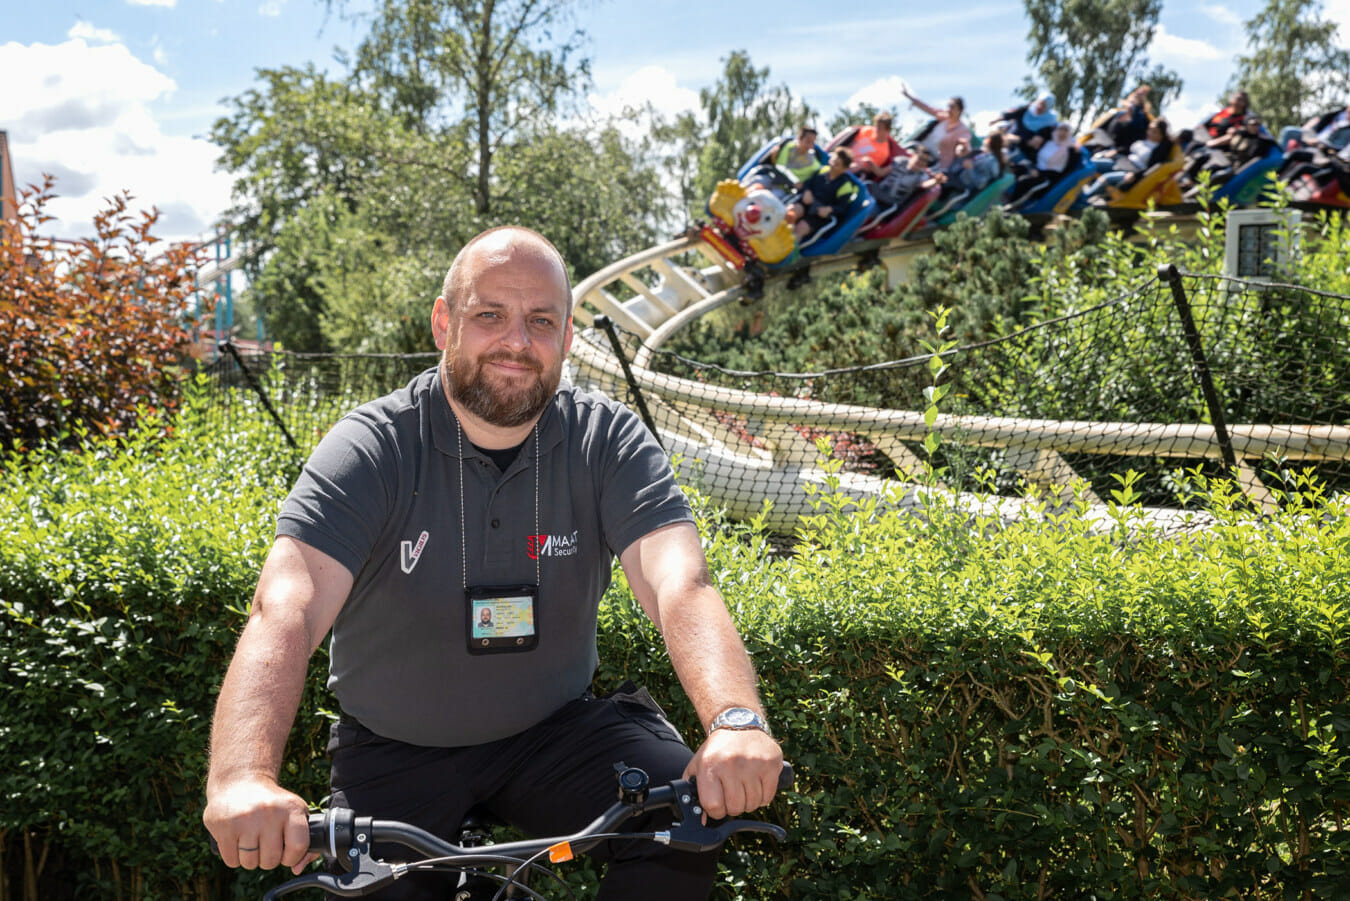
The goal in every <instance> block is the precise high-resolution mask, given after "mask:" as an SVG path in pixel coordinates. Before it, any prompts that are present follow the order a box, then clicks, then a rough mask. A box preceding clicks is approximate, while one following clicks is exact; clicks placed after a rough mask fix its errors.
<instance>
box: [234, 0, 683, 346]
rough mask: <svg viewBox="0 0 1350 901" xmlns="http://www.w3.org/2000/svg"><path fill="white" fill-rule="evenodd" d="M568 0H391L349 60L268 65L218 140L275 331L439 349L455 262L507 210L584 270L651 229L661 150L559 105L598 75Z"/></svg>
mask: <svg viewBox="0 0 1350 901" xmlns="http://www.w3.org/2000/svg"><path fill="white" fill-rule="evenodd" d="M565 8H566V6H565V4H562V3H531V2H493V0H481V2H477V3H467V2H449V0H419V2H416V3H412V4H407V5H400V4H393V3H389V4H386V5H383V6H381V7H379V9H378V10H377V11H376V14H375V16H374V20H373V23H372V27H371V32H370V34H369V35H368V36H367V37H366V39H365V40H364V41H363V42H362V43H361V45H360V47H359V49H358V51H357V53H356V55H355V60H354V63H353V69H352V71H351V73H349V74H348V75H346V76H338V77H331V76H328V75H325V74H323V73H321V72H318V71H317V70H315V69H314V67H312V66H309V67H306V68H303V69H294V68H286V69H277V70H264V71H262V72H260V73H259V84H258V85H256V86H255V87H254V88H252V89H251V90H249V91H247V92H245V93H244V94H242V95H240V96H239V97H236V98H234V100H233V101H232V111H231V114H230V115H229V116H227V117H224V118H222V119H220V120H218V121H217V122H216V125H215V128H214V131H213V138H214V140H215V141H216V142H217V144H219V146H220V147H221V149H222V156H221V165H222V166H223V167H224V168H226V169H227V170H229V171H231V172H233V173H235V174H236V176H237V178H236V182H235V209H234V215H235V217H236V220H237V221H238V222H239V230H240V237H241V238H242V239H243V240H244V242H245V243H247V244H248V245H249V246H250V247H251V249H252V251H253V254H252V257H251V259H252V262H251V264H250V265H251V272H250V275H251V276H252V278H251V286H252V291H253V294H254V297H253V298H252V300H253V302H254V304H255V306H256V307H257V308H258V309H259V310H260V311H261V312H262V313H263V314H264V316H265V317H266V320H267V323H268V330H269V332H270V333H271V334H273V335H274V336H276V337H277V338H278V339H279V340H281V341H282V342H283V343H284V344H286V345H287V346H288V347H290V348H292V349H294V350H364V351H385V352H405V351H414V350H426V349H430V346H431V344H430V334H429V330H428V329H427V328H426V327H425V323H426V321H427V319H426V317H427V316H428V315H429V310H430V305H431V299H432V298H434V297H435V296H436V294H437V293H438V291H439V289H440V284H441V279H442V277H443V275H444V272H445V270H446V268H447V267H448V266H449V265H450V261H451V259H453V257H454V254H455V253H456V252H457V251H458V250H459V248H460V247H461V246H463V244H464V243H465V242H466V241H467V240H468V239H469V238H471V237H472V236H473V235H475V234H477V233H478V232H479V231H482V230H483V229H485V228H489V227H491V226H494V225H502V224H507V223H519V224H524V225H527V226H530V227H532V228H535V229H537V230H538V231H540V232H542V233H544V234H545V235H547V236H549V237H550V238H551V239H553V240H554V242H555V243H557V244H558V246H559V249H560V250H562V252H563V254H564V255H565V257H566V259H567V260H568V262H569V263H570V264H571V266H572V269H573V272H574V274H577V275H584V274H588V273H589V272H591V271H593V270H594V269H595V268H598V267H599V266H602V265H604V264H606V263H609V262H611V261H612V260H613V259H614V258H615V257H617V256H623V255H625V254H627V253H632V252H634V251H636V250H639V249H641V248H643V247H646V246H649V245H650V244H651V243H652V241H653V240H654V239H655V237H656V227H657V226H656V224H655V223H656V222H658V221H660V218H661V213H662V211H663V210H665V209H666V208H667V207H668V205H669V201H668V195H667V192H666V191H665V189H664V187H663V186H662V184H661V180H660V176H659V174H658V172H657V171H656V169H655V167H654V166H653V165H652V164H649V163H646V162H644V158H645V156H644V154H648V151H646V150H644V148H643V147H642V146H640V145H638V144H635V143H634V142H633V141H631V140H629V139H627V138H625V137H624V136H623V134H622V133H621V132H620V131H619V130H618V128H617V127H616V125H615V123H613V122H610V121H600V122H592V121H587V120H584V119H579V118H570V119H569V118H564V115H563V114H564V112H565V111H566V110H567V109H568V104H569V103H570V98H572V97H574V95H575V92H577V91H578V90H579V89H580V88H581V87H582V86H583V85H584V84H585V75H586V72H587V63H586V61H585V60H581V59H575V58H574V57H575V51H576V46H577V43H578V41H579V37H577V36H576V35H575V34H574V35H573V37H572V38H571V39H569V40H568V41H567V42H565V43H563V44H553V43H551V41H550V38H549V34H551V28H552V26H553V25H554V24H555V23H556V22H557V21H558V19H559V17H560V16H561V15H562V14H563V13H564V12H565ZM474 29H477V30H476V31H475V30H474ZM471 55H472V56H473V59H470V58H469V57H470V56H471ZM475 66H478V67H479V68H474V67H475ZM485 100H486V101H488V102H490V108H485V107H484V106H483V103H484V102H485Z"/></svg>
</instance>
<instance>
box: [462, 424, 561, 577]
mask: <svg viewBox="0 0 1350 901" xmlns="http://www.w3.org/2000/svg"><path fill="white" fill-rule="evenodd" d="M451 415H454V411H453V410H452V411H451ZM455 445H456V449H457V451H458V453H459V561H460V569H459V578H460V582H461V583H462V585H461V587H462V588H463V589H464V590H465V591H468V590H469V552H468V546H467V543H466V540H465V538H464V536H465V534H466V531H465V528H464V426H462V425H460V423H459V417H458V416H455ZM532 537H533V538H534V540H535V541H536V542H537V541H538V540H539V420H537V419H536V420H535V421H534V534H533V536H532ZM534 584H535V585H539V584H540V579H539V549H538V548H536V549H535V554H534Z"/></svg>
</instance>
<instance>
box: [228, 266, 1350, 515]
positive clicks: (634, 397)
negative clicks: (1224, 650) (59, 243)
mask: <svg viewBox="0 0 1350 901" xmlns="http://www.w3.org/2000/svg"><path fill="white" fill-rule="evenodd" d="M1188 321H1189V323H1193V327H1190V326H1189V324H1188ZM1347 338H1350V298H1348V297H1345V296H1340V295H1333V294H1328V293H1324V292H1320V291H1317V290H1314V289H1310V288H1305V287H1298V286H1291V285H1280V284H1266V283H1260V282H1248V281H1239V280H1232V279H1226V278H1222V277H1211V276H1196V275H1186V276H1184V277H1182V276H1174V277H1172V278H1166V277H1160V278H1157V279H1153V280H1150V281H1149V282H1147V283H1146V284H1144V285H1142V286H1141V287H1139V288H1138V289H1136V290H1134V291H1132V292H1129V293H1128V294H1125V295H1122V296H1120V297H1117V298H1114V299H1112V300H1110V301H1108V302H1105V303H1101V304H1099V305H1096V306H1094V307H1092V308H1090V309H1083V310H1079V311H1075V312H1073V313H1071V314H1069V315H1065V316H1062V317H1059V318H1056V319H1053V320H1050V321H1046V322H1042V323H1039V324H1036V325H1034V326H1032V327H1029V328H1026V329H1023V330H1021V331H1018V332H1016V333H1015V334H1011V335H1009V336H1007V337H1004V338H1000V339H998V340H994V341H988V342H985V343H981V344H977V345H971V346H966V347H960V348H955V349H953V350H951V351H949V352H948V353H946V354H944V356H943V361H944V362H945V363H947V364H948V366H947V368H946V370H945V371H944V372H943V374H942V375H941V378H940V383H942V384H945V385H947V386H948V387H947V393H946V395H945V396H944V397H943V398H942V399H941V401H940V403H939V404H938V408H939V412H938V415H937V416H936V418H931V417H928V418H926V417H925V415H924V411H925V410H927V409H928V407H929V406H930V403H929V400H928V398H927V397H926V395H925V389H927V388H929V387H930V386H931V385H932V384H933V376H932V373H931V368H930V357H928V356H918V357H915V358H912V359H908V360H900V361H894V362H887V363H879V364H876V365H872V366H867V367H861V368H852V369H841V370H835V371H830V372H821V373H796V374H794V373H774V372H736V371H728V370H726V369H722V368H719V367H715V366H709V365H706V364H702V363H700V362H698V361H695V360H689V359H686V358H684V357H681V356H678V355H676V354H673V353H668V352H665V351H662V350H659V349H658V350H652V349H651V348H643V347H642V346H641V344H640V342H639V341H638V340H637V338H636V337H635V336H633V335H631V334H625V333H622V332H617V331H616V332H615V337H614V339H611V337H610V336H609V335H608V334H606V333H605V332H603V331H601V330H600V329H598V328H590V329H586V330H580V331H579V332H578V337H577V341H576V344H575V346H574V348H573V353H572V355H571V356H570V358H569V369H570V373H569V374H570V376H571V378H572V379H573V380H574V381H575V382H577V383H578V384H580V385H582V386H583V387H587V388H592V389H597V390H601V391H604V392H606V393H608V394H611V395H612V396H616V397H618V398H619V399H621V400H624V401H625V402H627V403H628V404H629V405H630V406H633V407H634V408H639V409H640V412H641V413H642V414H643V416H644V418H646V419H647V420H648V424H649V425H650V426H651V427H652V429H653V431H654V432H655V434H656V435H657V437H658V439H659V440H661V441H662V444H663V447H665V449H666V450H667V452H668V453H671V454H672V455H675V456H677V457H678V458H679V466H678V468H679V471H680V474H681V477H682V479H684V480H685V481H688V482H691V483H694V484H697V485H698V486H699V487H700V488H702V489H703V490H705V491H707V492H708V493H709V494H710V495H712V496H713V498H714V500H716V501H718V502H720V503H722V504H724V505H725V506H727V507H728V509H729V510H730V512H731V513H732V515H734V516H742V517H748V516H752V515H754V514H755V513H756V512H758V511H759V510H760V509H761V508H762V507H763V503H764V501H765V500H769V501H771V502H772V504H773V505H774V507H775V509H776V510H777V511H778V514H779V515H777V516H776V517H774V518H773V520H772V521H773V522H774V523H775V524H777V525H782V526H788V525H790V523H791V521H792V520H793V519H794V518H795V517H796V516H797V515H799V514H800V513H802V512H806V511H807V510H809V504H808V502H807V500H806V497H805V494H806V493H805V491H804V486H805V485H806V484H809V483H813V482H814V483H820V482H821V481H822V478H823V476H822V472H821V469H820V459H821V450H820V448H821V447H822V446H823V447H825V448H826V452H827V453H826V455H827V456H832V457H834V458H836V459H839V460H841V461H842V466H843V469H844V475H845V477H846V478H845V488H846V489H847V490H848V491H850V492H855V493H867V492H876V491H879V490H881V488H882V487H883V486H884V485H885V484H886V483H887V482H891V483H893V482H894V481H895V480H897V479H898V480H906V479H912V478H914V477H915V475H916V473H918V472H919V471H921V470H923V469H924V467H925V465H926V464H931V465H932V466H935V467H936V468H937V473H938V481H939V482H940V484H941V485H942V486H943V487H944V488H945V489H947V490H950V491H953V492H958V493H970V494H972V495H979V496H982V497H988V496H990V495H997V496H1003V497H1008V498H1016V497H1021V496H1024V495H1025V494H1026V492H1027V491H1028V489H1029V488H1032V489H1034V491H1036V492H1037V493H1039V495H1040V496H1041V497H1045V498H1049V499H1051V500H1062V501H1067V500H1069V499H1071V498H1073V497H1078V498H1083V499H1086V500H1087V501H1088V502H1090V503H1096V502H1105V501H1109V500H1110V499H1111V498H1112V496H1113V493H1114V492H1118V491H1119V490H1121V488H1122V483H1123V480H1124V478H1125V473H1127V472H1132V473H1134V476H1132V477H1131V484H1132V489H1133V491H1134V492H1135V496H1136V497H1137V498H1138V500H1139V501H1140V502H1141V503H1143V504H1145V505H1148V506H1154V507H1163V508H1175V509H1182V508H1186V507H1188V506H1190V505H1193V504H1194V503H1195V500H1194V498H1193V497H1192V495H1191V493H1190V481H1191V480H1190V479H1188V477H1187V473H1202V474H1205V475H1209V476H1220V475H1228V474H1232V475H1235V476H1236V478H1237V481H1238V483H1239V484H1240V486H1241V488H1242V490H1243V492H1244V493H1245V494H1246V495H1247V497H1249V498H1251V500H1252V501H1253V503H1255V504H1257V505H1269V504H1276V503H1279V502H1280V498H1281V497H1282V492H1283V490H1284V489H1287V488H1290V487H1292V485H1293V484H1294V482H1295V481H1296V480H1297V478H1298V477H1299V475H1300V474H1302V473H1311V474H1312V475H1314V476H1315V477H1316V478H1317V479H1318V480H1319V481H1320V482H1321V483H1322V484H1324V485H1325V486H1326V487H1327V488H1328V489H1330V490H1335V491H1344V490H1345V489H1346V488H1347V487H1350V355H1347V354H1346V352H1345V348H1346V347H1347ZM615 344H617V345H618V347H619V349H620V351H621V352H622V354H623V359H620V357H619V355H618V354H616V352H615ZM434 360H435V355H434V354H425V355H417V356H408V357H394V356H381V357H371V356H317V355H298V354H284V353H277V354H271V355H262V356H254V357H252V358H250V359H248V360H247V365H248V366H249V368H250V369H251V370H252V371H254V372H256V373H258V374H259V375H260V377H261V378H262V380H263V387H264V390H265V391H266V392H267V393H268V396H269V397H270V399H271V402H272V404H273V405H274V406H275V407H276V409H277V411H278V414H279V416H280V418H281V420H282V421H283V422H285V423H286V424H287V427H288V429H289V430H290V432H291V434H292V435H294V436H295V439H296V442H297V444H298V445H299V446H300V448H301V449H302V450H303V449H305V448H307V447H308V446H310V445H312V443H313V441H314V440H315V439H316V438H317V437H318V436H319V435H321V434H322V432H323V430H324V429H326V428H327V427H328V425H329V424H331V422H333V421H334V420H335V419H336V417H337V416H339V415H340V414H341V413H342V412H343V411H344V410H346V409H348V408H350V407H351V406H352V405H354V404H355V403H357V402H359V401H361V400H366V399H369V398H371V397H374V396H377V395H378V394H380V393H383V392H385V391H388V390H390V389H392V388H393V387H396V386H398V385H401V384H403V383H405V382H406V381H407V380H408V379H409V378H411V376H412V375H413V374H415V373H416V372H418V371H420V370H421V369H423V368H425V367H427V366H429V365H432V364H433V363H434ZM627 364H631V365H627ZM217 384H218V385H219V386H220V389H221V390H220V391H219V394H220V396H221V397H222V398H226V397H229V396H231V395H235V400H234V401H233V402H232V403H234V404H235V410H236V411H237V412H243V411H244V410H245V409H253V410H254V412H253V414H252V415H258V414H257V411H256V406H257V402H256V400H255V399H253V398H252V397H249V396H248V395H245V396H243V397H240V396H238V394H237V392H238V391H239V389H241V388H245V386H244V385H243V382H242V380H241V379H240V378H239V372H238V369H237V366H233V365H224V364H222V365H221V366H220V367H219V371H218V375H217ZM249 394H252V392H249ZM222 409H225V406H224V405H223V404H222ZM930 418H931V422H930V421H929V419H930ZM930 431H931V432H936V433H937V434H938V435H940V436H941V439H942V440H941V443H940V444H939V445H938V446H937V448H936V450H935V451H933V452H932V453H931V454H930V452H929V450H927V449H925V447H924V439H925V437H926V436H927V435H928V434H929V433H930ZM822 439H823V444H822V443H821V440H822Z"/></svg>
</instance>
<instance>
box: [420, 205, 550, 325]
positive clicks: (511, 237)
mask: <svg viewBox="0 0 1350 901" xmlns="http://www.w3.org/2000/svg"><path fill="white" fill-rule="evenodd" d="M512 260H533V261H536V262H538V261H544V262H545V263H546V265H548V266H549V267H550V268H552V269H553V270H554V271H555V272H556V273H557V282H558V290H559V291H560V293H561V296H562V297H563V298H564V303H565V305H566V309H567V312H568V313H569V314H570V313H571V311H572V286H571V283H570V282H569V281H568V278H567V263H566V262H565V261H564V260H563V258H562V254H561V253H559V252H558V248H556V247H554V246H553V243H552V242H551V241H549V239H548V238H545V237H544V236H543V235H541V234H539V233H538V232H537V231H534V230H533V229H528V228H525V227H524V226H520V225H501V226H498V227H496V228H490V229H488V230H487V231H485V232H481V233H480V234H478V235H476V236H474V237H473V238H472V239H471V240H470V241H469V243H467V244H465V245H464V246H463V247H461V248H460V251H459V253H458V254H456V255H455V260H454V262H453V263H451V264H450V269H449V271H448V272H446V273H445V281H444V282H443V283H442V285H441V296H442V297H444V298H445V300H446V302H447V303H448V304H449V305H450V307H451V309H453V308H454V307H455V306H457V305H458V304H459V302H460V300H461V299H462V298H463V297H464V292H465V290H466V289H467V288H468V286H469V284H470V282H471V280H472V279H473V278H474V276H476V275H477V274H478V273H479V272H481V271H482V270H483V269H484V268H485V267H489V266H496V265H501V264H504V263H509V262H510V261H512Z"/></svg>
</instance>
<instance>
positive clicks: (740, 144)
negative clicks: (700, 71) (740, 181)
mask: <svg viewBox="0 0 1350 901" xmlns="http://www.w3.org/2000/svg"><path fill="white" fill-rule="evenodd" d="M722 63H723V68H722V75H721V77H719V78H718V80H717V81H716V82H715V83H714V84H713V85H712V86H711V87H707V88H704V89H702V90H701V91H699V106H700V107H701V111H700V112H699V113H692V112H686V113H681V114H680V115H679V116H677V117H676V119H675V121H674V122H673V123H662V124H660V125H659V126H658V127H657V128H656V129H654V133H655V135H656V137H657V139H658V140H660V141H663V142H665V143H668V144H670V145H672V146H673V148H674V149H673V152H672V153H671V154H670V156H669V158H668V159H667V161H666V163H667V166H668V167H669V168H670V170H671V172H672V174H674V175H675V177H676V179H677V180H678V181H679V185H680V200H681V202H682V203H683V205H684V207H685V208H686V209H687V210H689V212H690V213H691V214H692V215H694V216H695V217H697V216H699V215H700V214H701V213H702V210H703V204H704V203H705V202H706V201H707V199H708V197H709V196H711V195H712V192H713V189H714V188H715V187H716V186H717V182H719V181H720V180H722V179H724V178H729V177H731V176H732V175H733V174H734V173H735V172H736V170H737V169H738V168H740V166H741V164H742V163H744V162H745V161H746V160H747V159H749V158H750V156H751V154H753V153H754V152H755V151H756V150H758V149H759V148H760V147H761V146H762V145H763V144H764V142H765V141H767V140H769V139H770V138H774V137H778V136H780V135H784V134H789V133H794V132H795V131H796V130H797V128H798V127H800V126H801V125H802V124H803V123H805V122H809V121H810V119H811V116H812V115H813V112H812V110H811V107H809V106H808V105H807V104H806V103H805V102H804V101H800V100H795V99H794V98H793V96H792V91H791V90H790V89H789V88H788V86H787V85H785V84H782V85H776V86H772V87H771V86H769V67H768V66H765V67H764V68H762V69H757V68H755V65H754V63H753V62H751V60H750V54H749V53H747V52H746V51H744V50H736V51H733V52H732V53H731V54H730V55H729V56H727V57H726V58H725V59H723V61H722Z"/></svg>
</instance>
